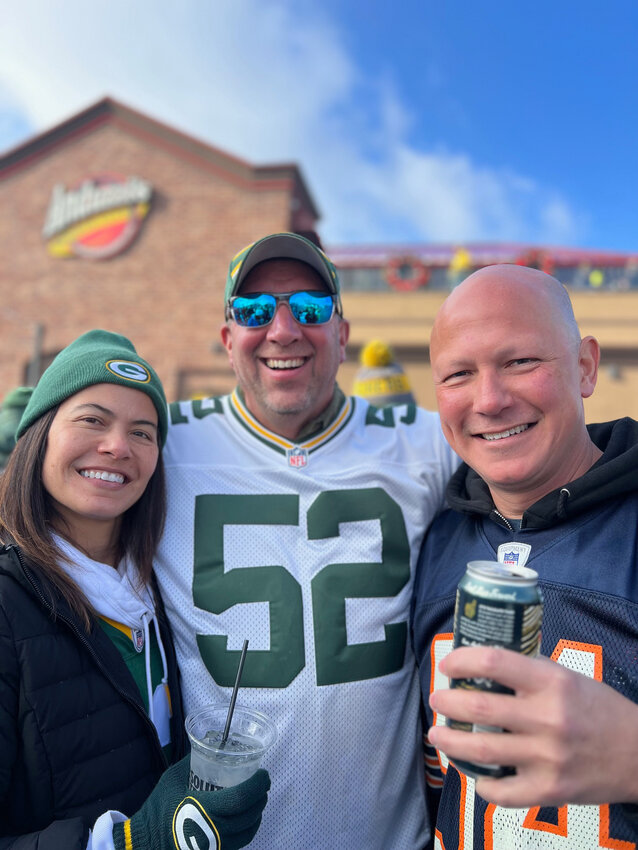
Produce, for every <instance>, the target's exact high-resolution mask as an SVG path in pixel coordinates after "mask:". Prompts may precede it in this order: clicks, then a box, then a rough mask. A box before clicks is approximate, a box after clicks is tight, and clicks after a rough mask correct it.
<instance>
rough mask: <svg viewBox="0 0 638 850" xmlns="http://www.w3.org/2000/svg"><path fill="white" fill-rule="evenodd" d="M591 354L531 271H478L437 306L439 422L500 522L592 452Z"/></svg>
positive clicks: (568, 313)
mask: <svg viewBox="0 0 638 850" xmlns="http://www.w3.org/2000/svg"><path fill="white" fill-rule="evenodd" d="M599 356H600V349H599V347H598V343H597V342H596V340H595V339H594V338H593V337H585V339H583V340H581V338H580V332H579V330H578V326H577V324H576V320H575V318H574V312H573V310H572V306H571V302H570V300H569V296H568V295H567V292H566V291H565V289H564V287H563V286H562V285H561V284H560V283H559V282H558V281H557V280H555V278H553V277H550V276H549V275H547V274H544V273H543V272H541V271H537V270H536V269H529V268H525V267H522V266H516V265H496V266H487V267H485V268H483V269H480V270H479V271H477V272H475V273H474V274H472V275H470V276H469V277H468V278H467V279H466V280H465V281H464V282H463V283H462V284H461V285H460V286H458V287H457V288H456V289H455V290H454V291H453V292H452V293H451V294H450V295H449V297H448V298H447V299H446V300H445V302H444V303H443V306H442V307H441V309H440V310H439V312H438V314H437V317H436V320H435V322H434V328H433V330H432V337H431V341H430V361H431V364H432V377H433V379H434V383H435V387H436V397H437V403H438V407H439V413H440V415H441V426H442V428H443V431H444V433H445V436H446V437H447V439H448V442H449V443H450V445H451V446H452V448H453V449H454V450H455V451H456V452H457V454H459V455H460V457H461V458H462V459H463V460H464V461H465V462H466V463H467V464H468V465H469V466H471V467H472V468H473V469H474V470H475V471H476V472H478V474H479V475H480V476H481V477H482V478H483V480H484V481H486V482H487V484H488V486H489V488H490V492H491V494H492V498H493V500H494V504H495V505H496V507H497V509H498V510H499V511H500V512H501V513H502V514H503V516H507V517H512V518H514V517H520V516H522V512H523V511H524V510H526V509H527V508H528V507H529V506H530V505H532V504H533V503H534V502H535V501H536V500H538V499H539V498H542V497H543V496H544V495H545V494H546V493H549V492H550V491H551V490H553V489H555V488H558V487H561V486H563V485H564V484H566V483H567V482H569V481H573V480H574V479H575V478H577V477H578V476H579V475H582V474H583V472H584V471H585V470H586V469H588V468H589V467H590V466H591V464H592V463H593V462H594V461H595V460H596V458H597V457H598V455H599V454H600V452H599V450H598V449H597V448H596V447H595V446H594V445H593V443H592V442H591V440H590V438H589V434H588V432H587V428H586V425H585V413H584V407H583V398H587V397H588V396H590V395H591V394H592V392H593V391H594V387H595V385H596V375H597V370H598V360H599Z"/></svg>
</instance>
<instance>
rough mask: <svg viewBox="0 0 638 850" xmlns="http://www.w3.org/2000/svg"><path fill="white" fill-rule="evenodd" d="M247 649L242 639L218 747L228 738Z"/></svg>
mask: <svg viewBox="0 0 638 850" xmlns="http://www.w3.org/2000/svg"><path fill="white" fill-rule="evenodd" d="M247 649H248V641H247V640H245V641H244V645H243V647H242V650H241V655H240V657H239V667H238V668H237V676H236V677H235V684H234V686H233V693H232V695H231V698H230V706H229V707H228V717H227V718H226V726H225V728H224V734H223V735H222V739H221V741H220V742H219V747H220V749H221V748H222V747H223V746H225V744H226V741H227V740H228V733H229V732H230V721H231V720H232V719H233V711H234V710H235V700H236V699H237V691H238V690H239V682H240V680H241V674H242V671H243V669H244V661H245V660H246V650H247Z"/></svg>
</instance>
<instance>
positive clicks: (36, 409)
mask: <svg viewBox="0 0 638 850" xmlns="http://www.w3.org/2000/svg"><path fill="white" fill-rule="evenodd" d="M93 384H120V386H123V387H132V388H133V389H136V390H140V391H141V392H143V393H146V395H147V396H149V398H150V399H151V401H152V402H153V404H154V405H155V409H156V410H157V419H158V426H159V443H160V446H163V445H164V443H165V442H166V432H167V429H168V414H167V405H166V396H165V395H164V388H163V387H162V383H161V381H160V379H159V378H158V376H157V373H156V372H155V370H154V369H153V368H152V366H151V365H150V364H149V363H147V362H146V360H143V359H142V358H141V357H140V356H139V354H138V353H137V352H136V351H135V348H134V346H133V343H132V342H131V341H130V340H128V339H127V338H126V337H125V336H120V334H115V333H111V332H110V331H103V330H94V331H88V333H85V334H82V336H79V337H78V338H77V339H76V340H74V341H73V342H72V343H70V344H69V345H67V347H66V348H64V349H63V350H62V351H61V352H60V353H59V354H58V356H57V357H56V358H55V360H54V361H53V362H52V363H51V365H50V366H49V368H48V369H46V370H45V372H44V374H43V375H42V377H41V378H40V380H39V381H38V383H37V385H36V388H35V389H34V390H33V393H32V395H31V398H30V400H29V403H28V404H27V407H26V410H25V411H24V413H23V415H22V419H21V420H20V424H19V426H18V430H17V432H16V438H17V437H21V436H22V434H24V432H25V431H26V429H27V428H28V427H29V425H32V424H33V423H34V422H35V420H36V419H39V418H40V416H42V414H44V413H46V412H47V410H51V408H52V407H56V405H58V404H60V403H61V402H63V401H65V400H66V399H67V398H70V397H71V396H72V395H75V393H77V392H80V390H84V389H86V388H87V387H91V386H93Z"/></svg>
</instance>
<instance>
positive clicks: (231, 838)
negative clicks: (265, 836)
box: [113, 755, 270, 850]
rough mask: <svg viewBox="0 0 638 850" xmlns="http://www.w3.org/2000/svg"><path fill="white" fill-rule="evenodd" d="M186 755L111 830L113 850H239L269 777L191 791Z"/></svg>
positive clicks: (249, 836)
mask: <svg viewBox="0 0 638 850" xmlns="http://www.w3.org/2000/svg"><path fill="white" fill-rule="evenodd" d="M189 770H190V756H189V755H188V756H186V757H185V758H183V759H182V760H181V761H180V762H178V763H177V764H175V765H173V767H169V769H168V770H167V771H165V773H164V774H163V775H162V778H161V779H160V781H159V782H158V783H157V785H156V786H155V788H154V789H153V792H152V793H151V795H150V796H149V798H148V799H147V800H146V802H145V803H144V805H143V806H142V808H141V809H140V810H139V811H138V812H137V813H136V814H134V815H133V817H132V818H129V820H127V821H125V822H124V823H118V824H115V826H114V827H113V843H114V844H115V850H175V849H176V848H177V850H238V848H239V847H245V846H246V845H247V844H249V843H250V842H251V841H252V840H253V838H254V836H255V833H256V832H257V829H258V828H259V824H260V823H261V813H262V812H263V810H264V806H265V805H266V799H267V792H268V789H269V788H270V777H269V776H268V774H267V772H266V771H265V770H258V771H257V773H255V774H254V775H253V776H251V777H250V779H247V780H246V781H245V782H242V783H241V784H239V785H235V786H233V787H232V788H222V789H221V790H220V791H189V790H188V775H189Z"/></svg>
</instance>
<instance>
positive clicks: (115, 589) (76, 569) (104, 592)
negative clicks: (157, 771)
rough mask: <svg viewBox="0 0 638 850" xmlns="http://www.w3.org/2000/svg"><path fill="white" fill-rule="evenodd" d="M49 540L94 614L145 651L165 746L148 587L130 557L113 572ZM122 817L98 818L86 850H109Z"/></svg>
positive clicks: (165, 711)
mask: <svg viewBox="0 0 638 850" xmlns="http://www.w3.org/2000/svg"><path fill="white" fill-rule="evenodd" d="M53 539H54V541H55V544H56V546H57V547H58V548H59V549H60V551H61V552H63V553H64V554H65V555H66V556H67V557H68V558H69V562H67V561H64V560H61V561H60V567H61V568H62V569H63V570H64V571H65V572H66V573H67V574H68V575H69V576H70V577H71V578H72V579H73V580H74V581H75V583H76V584H77V585H78V586H79V587H80V588H81V589H82V592H83V593H84V595H85V596H86V598H87V599H88V600H89V602H90V603H91V605H92V606H93V608H94V609H95V611H96V612H97V613H98V614H100V615H101V616H102V617H108V618H109V619H110V620H114V621H115V622H117V623H121V624H122V625H125V626H128V627H129V628H130V629H131V630H132V632H133V635H134V638H135V644H136V646H140V651H142V650H143V651H144V657H145V660H146V687H147V690H148V705H149V716H150V719H151V720H152V721H153V723H154V725H155V728H156V729H157V734H158V736H159V739H160V743H161V745H162V746H165V745H166V744H168V743H170V708H169V702H168V688H167V680H168V667H167V663H166V653H165V651H164V646H163V644H162V639H161V637H160V630H159V623H158V621H157V617H156V612H155V603H154V601H153V597H152V594H151V592H150V589H149V588H148V587H147V586H146V585H144V584H143V583H142V581H141V579H140V577H139V574H138V572H137V570H136V568H135V567H134V565H133V564H132V563H131V561H130V559H129V558H124V559H123V560H122V561H121V562H120V563H119V564H118V566H117V568H114V567H112V566H110V565H109V564H102V563H100V562H99V561H94V560H92V559H91V558H89V557H88V556H87V555H85V554H84V553H83V552H81V551H80V550H79V549H76V548H75V546H72V545H71V544H70V543H69V542H68V541H67V540H64V538H62V537H60V536H59V535H57V534H54V535H53ZM151 623H153V626H154V628H155V635H156V637H157V645H158V647H159V651H160V655H161V657H162V666H163V675H162V681H161V683H160V684H159V685H158V686H157V687H156V688H155V691H153V686H152V682H151V641H150V632H149V629H150V624H151ZM131 814H133V813H131ZM129 816H130V815H129ZM126 819H127V816H126V815H123V814H122V813H121V812H105V813H104V814H103V815H101V816H100V817H99V818H98V819H97V821H96V822H95V825H94V827H93V830H92V832H91V833H90V834H89V842H88V844H87V848H86V850H114V845H113V836H112V827H113V824H115V823H122V822H123V821H125V820H126Z"/></svg>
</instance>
